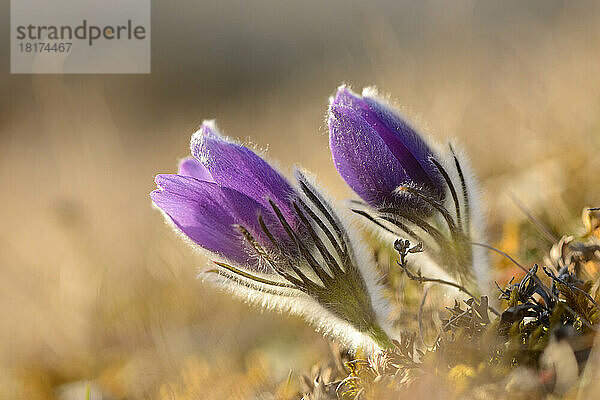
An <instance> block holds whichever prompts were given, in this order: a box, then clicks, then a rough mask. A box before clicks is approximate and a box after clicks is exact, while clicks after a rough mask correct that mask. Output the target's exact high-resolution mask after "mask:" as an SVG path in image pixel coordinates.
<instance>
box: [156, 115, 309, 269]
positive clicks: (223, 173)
mask: <svg viewBox="0 0 600 400" xmlns="http://www.w3.org/2000/svg"><path fill="white" fill-rule="evenodd" d="M190 147H191V152H192V154H193V155H194V157H195V158H186V159H184V160H183V161H182V162H181V163H180V164H179V174H164V175H157V177H156V184H157V186H158V187H159V189H158V190H155V191H153V192H152V193H151V194H150V196H151V198H152V200H153V201H154V203H155V204H156V205H157V206H158V207H159V208H160V209H161V210H162V211H163V212H165V213H166V214H167V215H168V217H169V218H170V219H171V220H172V222H173V224H175V226H176V227H177V228H179V229H180V230H181V231H182V232H183V233H184V234H185V235H186V236H187V237H188V238H190V239H191V240H192V241H193V242H195V243H196V244H198V245H199V246H200V247H202V248H204V249H206V250H208V251H210V252H212V253H215V254H217V255H219V256H221V257H222V258H224V259H226V260H229V261H232V262H234V263H236V264H240V265H244V266H247V267H251V268H253V269H265V268H266V269H267V270H268V269H269V268H268V267H265V266H264V265H263V266H262V267H261V266H259V259H258V258H257V257H256V256H255V254H253V251H252V249H248V246H247V245H246V244H245V243H244V239H243V237H242V236H243V235H242V234H241V232H240V226H242V227H243V228H244V229H245V230H246V231H247V232H248V233H249V234H251V235H252V237H253V238H254V239H256V241H257V242H258V244H260V245H261V246H265V247H267V248H273V243H271V242H270V239H269V237H268V236H267V235H266V233H265V232H264V230H263V229H262V228H261V226H260V220H259V217H260V218H261V219H262V221H263V222H264V223H266V224H267V223H268V224H269V225H271V230H270V233H272V234H273V235H274V236H275V238H276V239H277V241H278V242H279V243H280V244H281V246H279V248H280V250H283V251H288V252H290V253H294V252H295V251H296V250H295V247H294V243H293V242H291V240H290V239H289V237H288V236H287V235H286V233H285V230H284V229H283V228H282V227H280V226H279V223H278V222H277V220H276V216H275V215H274V214H273V209H272V206H271V204H270V202H273V204H274V205H275V206H276V207H277V208H278V210H280V211H281V213H282V215H283V216H284V218H285V219H286V221H287V222H288V223H289V224H290V226H291V227H292V228H293V229H296V230H298V219H297V217H296V216H295V214H294V213H293V212H292V210H293V206H292V201H293V200H294V198H295V197H296V196H297V195H296V192H295V190H294V189H293V188H292V187H291V185H290V184H289V182H288V181H287V180H286V179H285V178H284V177H282V176H281V175H280V174H279V173H278V172H277V171H276V170H274V169H273V168H272V167H271V166H270V165H269V164H268V163H267V162H266V161H264V160H263V159H262V158H260V157H259V156H257V155H256V154H255V153H254V152H252V151H251V150H249V149H247V148H246V147H243V146H240V145H239V144H236V143H233V142H230V141H228V140H226V139H224V138H223V137H221V136H220V135H218V133H216V131H215V128H214V126H213V125H212V124H211V123H205V124H204V125H203V126H202V127H201V128H200V130H199V131H198V132H197V133H196V134H195V135H194V136H193V138H192V142H191V145H190ZM199 160H201V161H199ZM271 272H273V271H271Z"/></svg>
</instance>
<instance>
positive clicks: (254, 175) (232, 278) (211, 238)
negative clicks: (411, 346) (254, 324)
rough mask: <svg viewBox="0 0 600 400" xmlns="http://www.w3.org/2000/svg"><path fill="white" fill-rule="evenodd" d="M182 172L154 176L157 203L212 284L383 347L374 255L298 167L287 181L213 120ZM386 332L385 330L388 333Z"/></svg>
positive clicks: (357, 342)
mask: <svg viewBox="0 0 600 400" xmlns="http://www.w3.org/2000/svg"><path fill="white" fill-rule="evenodd" d="M190 148H191V153H192V155H193V157H192V158H187V159H185V160H183V161H182V162H181V163H180V166H179V174H166V175H158V176H157V177H156V184H157V185H158V189H157V190H155V191H153V192H152V193H151V197H152V200H153V202H154V204H155V205H156V206H157V207H158V208H160V209H161V210H162V211H163V212H164V214H165V216H166V218H167V220H168V221H169V222H171V223H173V224H174V225H175V227H176V228H177V230H179V231H180V232H182V233H183V234H184V235H185V237H187V238H188V239H189V240H190V241H191V242H192V243H193V244H194V245H195V246H196V247H200V248H202V249H205V250H207V251H208V252H209V253H210V254H211V258H213V260H214V261H215V264H216V266H217V268H216V269H215V270H211V271H212V272H216V274H215V275H214V276H215V280H216V281H217V282H219V283H220V284H223V285H225V286H226V287H227V288H229V289H230V290H231V291H232V292H233V293H235V294H236V295H241V296H244V297H246V298H247V299H249V300H251V301H254V302H256V303H259V304H261V305H263V306H265V307H270V308H278V309H283V310H287V311H290V312H292V313H296V314H300V315H303V316H304V317H306V318H307V319H308V320H309V321H311V322H312V323H314V324H315V325H316V326H317V327H318V328H320V329H322V330H324V331H326V332H328V333H331V334H334V335H336V336H337V337H339V338H341V339H342V340H344V341H346V343H347V344H348V345H350V346H353V347H357V346H364V345H366V346H368V347H370V348H372V349H375V348H377V347H379V348H383V347H389V346H390V345H391V341H390V339H389V336H388V333H387V332H389V329H388V328H387V323H386V315H385V314H386V311H385V307H384V306H383V304H384V303H383V299H382V297H381V296H380V294H379V289H378V286H377V283H376V277H375V275H374V274H375V272H374V268H372V263H373V262H372V260H370V259H369V258H368V257H367V254H368V253H367V252H366V251H363V250H362V249H361V247H360V244H359V243H358V242H357V241H356V240H355V239H353V238H352V235H351V234H350V233H349V232H348V230H347V227H346V225H345V224H344V223H343V222H342V219H341V218H340V216H339V215H338V213H336V212H335V211H334V209H333V207H332V205H331V204H330V203H329V202H328V201H327V200H326V199H325V197H324V196H323V195H322V194H321V193H320V192H319V191H318V190H317V189H316V188H315V186H314V184H313V183H312V182H311V181H310V179H308V178H307V177H306V175H305V174H304V173H302V172H300V171H296V174H295V176H296V181H297V185H292V184H291V183H290V182H288V181H287V180H286V179H285V178H284V177H283V176H282V175H281V174H280V173H279V172H277V171H276V170H275V169H274V168H273V167H272V166H271V165H269V164H268V163H267V162H266V161H265V160H264V159H262V158H261V157H259V156H258V155H257V154H255V153H254V152H253V151H252V150H250V149H248V148H246V147H244V146H241V145H239V144H237V143H235V142H233V141H230V140H228V139H226V138H224V137H222V136H221V135H220V134H219V133H218V132H217V130H216V128H215V126H214V124H213V123H211V122H207V123H204V124H203V125H202V127H201V128H200V129H199V130H198V132H196V133H195V134H194V135H193V136H192V140H191V145H190ZM386 331H387V332H386Z"/></svg>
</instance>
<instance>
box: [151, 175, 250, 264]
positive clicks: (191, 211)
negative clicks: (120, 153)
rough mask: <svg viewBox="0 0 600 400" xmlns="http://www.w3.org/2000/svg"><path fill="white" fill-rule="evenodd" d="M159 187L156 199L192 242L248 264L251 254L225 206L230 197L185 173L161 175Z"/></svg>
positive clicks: (215, 185) (158, 182)
mask: <svg viewBox="0 0 600 400" xmlns="http://www.w3.org/2000/svg"><path fill="white" fill-rule="evenodd" d="M156 184H157V185H158V187H159V189H158V190H155V191H153V192H152V193H150V197H151V198H152V201H154V203H155V204H156V205H157V206H158V207H159V208H160V209H161V210H163V211H164V212H165V213H166V214H167V215H168V216H169V217H170V218H171V220H172V221H173V223H174V224H175V225H176V226H177V227H178V228H179V229H180V230H181V231H182V232H183V233H185V234H186V235H187V236H188V237H189V238H190V239H191V240H192V241H194V242H195V243H197V244H198V245H200V246H201V247H203V248H205V249H206V250H209V251H211V252H213V253H217V254H218V255H220V256H222V257H225V258H226V259H228V260H232V261H235V262H237V263H239V264H242V265H245V264H248V262H249V256H248V254H247V253H246V252H245V250H244V246H243V242H242V240H243V239H242V238H241V236H240V235H239V233H238V232H237V231H235V228H234V224H235V223H236V220H235V217H234V216H233V215H232V213H231V211H230V210H228V209H227V208H226V207H224V204H227V203H228V201H227V198H226V197H225V195H224V194H223V192H222V190H221V188H220V187H219V186H218V185H217V184H215V183H211V182H203V181H199V180H197V179H195V178H192V177H189V176H182V175H173V174H166V175H157V177H156Z"/></svg>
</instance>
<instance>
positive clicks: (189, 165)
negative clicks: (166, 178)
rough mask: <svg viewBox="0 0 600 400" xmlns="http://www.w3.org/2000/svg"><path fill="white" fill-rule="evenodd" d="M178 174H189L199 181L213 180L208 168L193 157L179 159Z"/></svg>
mask: <svg viewBox="0 0 600 400" xmlns="http://www.w3.org/2000/svg"><path fill="white" fill-rule="evenodd" d="M179 175H185V176H191V177H193V178H196V179H198V180H200V181H206V182H214V179H213V177H212V175H211V174H210V172H209V171H208V169H206V167H205V166H204V165H202V163H200V161H198V160H196V159H195V158H193V157H188V158H184V159H183V160H181V162H180V163H179Z"/></svg>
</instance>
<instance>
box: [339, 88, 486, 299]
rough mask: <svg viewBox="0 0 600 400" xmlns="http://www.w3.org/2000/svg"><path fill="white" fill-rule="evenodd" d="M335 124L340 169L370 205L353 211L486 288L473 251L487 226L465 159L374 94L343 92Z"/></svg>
mask: <svg viewBox="0 0 600 400" xmlns="http://www.w3.org/2000/svg"><path fill="white" fill-rule="evenodd" d="M328 125H329V144H330V148H331V154H332V157H333V161H334V164H335V167H336V168H337V170H338V172H339V173H340V175H341V176H342V177H343V178H344V180H345V181H346V182H347V183H348V185H349V186H350V187H351V188H352V189H353V190H354V191H355V192H356V193H357V194H358V195H359V197H361V199H362V200H363V201H364V203H362V204H361V203H359V202H354V203H353V211H354V212H356V213H358V214H360V215H362V216H364V217H366V218H368V219H369V220H370V221H372V222H374V223H375V224H376V225H377V226H378V227H379V228H381V229H382V230H384V231H387V232H391V233H393V234H396V235H403V236H409V237H410V238H411V239H412V240H418V241H420V242H423V243H424V245H425V248H426V252H425V258H426V260H425V261H426V262H427V263H429V264H433V265H434V266H435V267H436V268H437V269H440V270H443V271H445V272H447V273H449V274H450V275H451V276H453V277H454V278H455V279H456V280H459V281H462V283H465V284H467V285H468V286H471V288H472V289H480V290H481V289H485V288H484V286H486V284H487V273H486V270H485V268H486V265H487V262H486V260H485V254H484V252H483V251H482V249H476V248H474V247H473V246H472V245H471V242H472V241H473V240H474V239H478V238H480V235H481V232H482V229H483V226H482V225H483V222H482V220H481V218H479V214H478V213H477V212H476V210H475V208H476V206H477V196H476V189H475V183H474V179H473V177H472V174H470V173H469V171H468V166H467V165H466V161H464V159H462V157H460V156H459V155H458V154H457V153H456V152H455V151H454V149H453V148H452V147H451V146H449V150H448V151H445V152H444V151H441V149H439V148H437V146H434V145H433V144H430V143H428V142H427V140H426V138H425V137H424V136H422V135H420V134H419V133H417V132H416V131H415V130H414V129H413V128H412V127H411V126H410V125H409V124H408V123H407V122H406V121H405V120H404V119H403V118H402V117H401V116H400V114H399V113H398V112H397V111H396V110H394V109H393V108H392V107H390V106H389V105H387V104H386V103H385V102H384V101H383V100H382V99H380V98H378V97H377V95H376V93H375V91H374V90H373V89H365V90H364V91H363V95H362V96H360V95H357V94H355V93H353V92H352V91H351V90H350V89H349V88H347V87H345V86H341V87H340V88H339V89H338V91H337V93H336V94H335V96H333V97H332V98H331V99H330V105H329V114H328ZM478 286H479V287H478Z"/></svg>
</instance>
